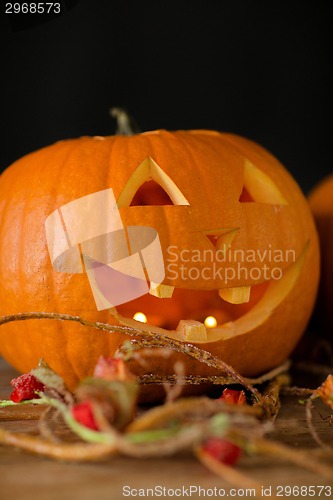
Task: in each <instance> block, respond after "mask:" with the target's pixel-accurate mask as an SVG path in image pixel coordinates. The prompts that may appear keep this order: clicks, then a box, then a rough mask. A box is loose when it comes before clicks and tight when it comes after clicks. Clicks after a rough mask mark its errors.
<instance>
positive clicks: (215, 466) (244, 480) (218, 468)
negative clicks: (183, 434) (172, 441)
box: [194, 447, 274, 498]
mask: <svg viewBox="0 0 333 500" xmlns="http://www.w3.org/2000/svg"><path fill="white" fill-rule="evenodd" d="M194 453H195V455H196V457H197V458H198V459H199V460H200V462H201V463H202V464H203V465H205V466H206V467H207V468H208V469H209V470H210V471H212V472H213V473H214V474H216V475H218V476H220V477H222V479H224V480H225V481H227V482H228V483H229V484H231V485H233V486H236V487H237V488H244V489H247V488H248V489H251V490H252V489H254V490H255V492H256V495H255V496H260V492H261V484H259V483H257V481H254V480H253V479H251V478H249V477H247V476H245V474H242V473H241V472H239V471H238V470H237V469H235V468H233V467H230V466H229V465H226V464H224V463H222V462H219V461H217V460H216V459H214V458H213V457H212V456H211V455H210V454H208V453H205V451H204V450H203V449H202V448H201V447H196V448H195V450H194ZM271 498H272V497H271ZM273 498H274V497H273Z"/></svg>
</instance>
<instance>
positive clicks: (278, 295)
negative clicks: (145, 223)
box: [110, 243, 309, 343]
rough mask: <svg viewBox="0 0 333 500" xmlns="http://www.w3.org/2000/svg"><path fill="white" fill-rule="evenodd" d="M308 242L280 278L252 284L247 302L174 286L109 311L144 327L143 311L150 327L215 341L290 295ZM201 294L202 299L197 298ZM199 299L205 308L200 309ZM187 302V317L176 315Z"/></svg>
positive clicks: (251, 323)
mask: <svg viewBox="0 0 333 500" xmlns="http://www.w3.org/2000/svg"><path fill="white" fill-rule="evenodd" d="M308 246H309V245H308V243H307V244H306V245H305V247H304V249H303V252H302V253H301V255H300V256H299V257H298V259H297V260H296V261H295V262H294V263H293V264H291V265H290V266H289V267H288V268H287V269H285V270H284V272H283V276H282V278H281V279H279V280H270V281H268V282H266V283H262V284H259V285H254V286H252V287H251V298H250V300H249V301H248V302H246V303H243V304H228V303H226V301H224V300H223V299H221V298H220V296H219V294H218V291H214V290H213V291H206V292H203V291H196V290H182V289H175V290H174V293H173V296H172V298H158V297H154V296H151V295H150V294H147V295H145V296H143V297H141V298H140V299H136V300H134V301H132V302H129V303H127V304H123V305H121V306H118V307H117V309H116V308H113V309H110V313H111V315H112V316H114V317H115V318H116V319H117V320H118V321H119V322H120V323H121V324H124V325H128V326H135V327H138V326H139V327H140V326H141V327H142V323H141V321H142V319H143V317H142V319H141V320H140V321H137V320H135V319H134V318H133V316H135V313H136V312H140V313H141V314H143V315H144V317H145V318H146V320H147V323H148V325H149V328H150V330H151V331H155V332H156V333H163V334H165V335H167V336H169V337H172V338H176V339H178V340H184V341H189V342H195V343H205V342H215V341H218V340H225V339H227V338H230V337H233V336H236V335H241V334H244V333H247V332H248V331H251V330H253V329H254V328H256V327H257V326H259V325H260V324H262V323H264V322H265V321H266V320H267V319H268V318H269V316H270V315H271V314H272V312H273V311H274V310H275V309H276V308H277V307H278V306H279V305H280V304H281V303H282V302H283V301H284V299H285V298H286V297H287V296H288V295H289V293H290V292H291V290H292V288H293V287H294V285H295V283H296V281H297V279H298V277H299V274H300V272H301V270H302V268H303V264H304V261H305V258H306V255H307V252H308ZM226 290H228V289H226ZM199 294H200V295H201V297H200V301H198V300H196V299H195V297H196V295H197V296H198V295H199ZM198 302H200V304H202V305H205V306H206V308H205V307H204V308H203V309H198V308H197V307H196V305H197V304H198ZM184 303H188V313H187V316H188V317H187V318H184V317H181V316H179V315H177V306H178V308H179V306H183V304H184ZM191 305H193V306H194V307H191ZM185 311H186V308H185ZM182 313H183V310H182ZM210 317H213V318H215V319H216V323H215V322H212V323H211V325H210V324H209V321H208V318H210ZM205 320H206V321H205Z"/></svg>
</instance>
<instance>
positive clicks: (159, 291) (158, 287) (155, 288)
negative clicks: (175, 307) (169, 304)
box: [149, 281, 175, 299]
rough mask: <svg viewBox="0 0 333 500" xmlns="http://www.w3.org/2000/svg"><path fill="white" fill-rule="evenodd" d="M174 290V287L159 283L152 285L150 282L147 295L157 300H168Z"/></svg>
mask: <svg viewBox="0 0 333 500" xmlns="http://www.w3.org/2000/svg"><path fill="white" fill-rule="evenodd" d="M174 289H175V287H174V286H169V285H162V284H161V283H154V282H153V281H151V282H150V289H149V293H150V295H153V296H154V297H158V298H159V299H170V298H171V297H172V295H173V291H174Z"/></svg>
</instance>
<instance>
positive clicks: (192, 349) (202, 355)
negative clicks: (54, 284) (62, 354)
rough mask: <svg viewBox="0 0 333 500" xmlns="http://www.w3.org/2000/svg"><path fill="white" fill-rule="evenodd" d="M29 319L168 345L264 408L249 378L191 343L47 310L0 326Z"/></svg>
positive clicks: (2, 321)
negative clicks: (232, 382)
mask: <svg viewBox="0 0 333 500" xmlns="http://www.w3.org/2000/svg"><path fill="white" fill-rule="evenodd" d="M29 319H48V320H57V321H59V320H60V321H74V322H76V323H80V324H81V325H83V326H87V327H90V328H95V329H97V330H103V331H106V332H108V333H111V332H114V333H124V334H126V335H130V336H133V337H139V338H141V339H144V340H147V341H149V346H150V347H169V348H171V349H174V350H175V351H177V352H180V353H183V354H186V355H187V356H189V357H191V358H194V359H195V360H197V361H199V362H200V363H204V364H206V365H208V366H210V367H212V368H216V369H218V370H221V372H225V373H227V374H228V375H229V376H231V377H232V378H233V379H234V380H235V382H237V383H239V384H241V385H243V386H244V387H246V388H247V389H248V390H249V391H250V392H252V394H253V395H254V396H255V397H256V399H257V401H259V402H260V403H261V404H262V406H263V407H264V408H265V401H264V399H263V398H262V396H261V394H260V393H259V391H258V390H257V389H256V388H255V387H253V385H252V384H251V383H250V382H249V380H248V379H247V378H245V377H242V376H241V375H240V374H239V373H237V371H236V370H234V368H232V367H231V366H230V365H228V364H227V363H225V362H224V361H222V360H221V359H219V358H217V357H216V356H213V355H212V354H211V353H210V352H208V351H205V350H203V349H200V348H198V347H196V346H194V345H192V344H188V343H184V342H181V341H179V340H175V339H172V338H170V337H167V336H166V335H162V334H158V333H155V332H154V333H152V332H150V331H149V330H139V329H137V328H132V327H129V326H119V325H110V324H108V323H100V322H95V321H88V320H85V319H84V318H81V317H80V316H72V315H70V314H60V313H48V312H30V313H18V314H11V315H8V316H2V317H1V318H0V326H1V325H4V324H6V323H10V322H12V321H24V320H29Z"/></svg>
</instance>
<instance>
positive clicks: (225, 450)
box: [202, 438, 242, 465]
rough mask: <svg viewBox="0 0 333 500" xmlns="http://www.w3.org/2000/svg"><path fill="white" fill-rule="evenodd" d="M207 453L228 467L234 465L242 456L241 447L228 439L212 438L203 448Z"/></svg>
mask: <svg viewBox="0 0 333 500" xmlns="http://www.w3.org/2000/svg"><path fill="white" fill-rule="evenodd" d="M202 449H203V451H204V452H205V453H208V454H209V455H211V456H212V457H213V458H215V459H216V460H218V461H219V462H222V463H223V464H226V465H234V464H235V463H236V462H237V461H238V459H239V458H240V456H241V454H242V450H241V448H240V447H239V446H237V445H236V444H234V443H231V442H230V441H227V440H226V439H221V438H210V439H208V441H206V442H205V444H204V445H203V446H202Z"/></svg>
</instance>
